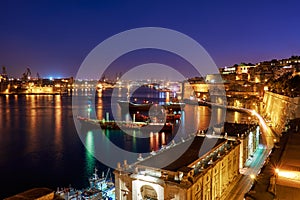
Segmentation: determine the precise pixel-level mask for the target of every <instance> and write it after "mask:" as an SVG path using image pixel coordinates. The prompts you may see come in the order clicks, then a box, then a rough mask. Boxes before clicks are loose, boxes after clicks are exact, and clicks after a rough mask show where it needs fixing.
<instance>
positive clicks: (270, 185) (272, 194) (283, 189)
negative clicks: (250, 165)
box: [245, 128, 300, 200]
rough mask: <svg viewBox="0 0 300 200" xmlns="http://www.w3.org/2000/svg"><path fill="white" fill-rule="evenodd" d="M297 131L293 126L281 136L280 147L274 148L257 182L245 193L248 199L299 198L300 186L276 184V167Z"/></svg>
mask: <svg viewBox="0 0 300 200" xmlns="http://www.w3.org/2000/svg"><path fill="white" fill-rule="evenodd" d="M293 134H299V130H298V133H295V129H294V128H291V130H289V131H288V132H287V133H285V134H283V135H282V137H281V138H280V143H279V148H273V150H272V153H271V154H270V157H269V159H268V161H267V162H266V165H265V166H264V167H263V168H262V170H261V173H260V174H259V175H258V176H257V177H256V180H255V184H254V186H253V187H252V188H251V190H250V191H249V192H248V193H247V194H246V195H245V199H246V200H250V199H251V200H252V199H255V200H273V199H277V200H279V199H280V200H285V199H286V200H299V199H300V198H299V196H300V190H299V188H293V187H288V186H282V185H278V184H276V180H275V176H274V175H275V169H276V166H278V164H279V163H280V161H281V158H282V156H283V155H284V154H285V150H286V147H287V145H289V144H288V140H289V138H290V137H291V136H292V135H293Z"/></svg>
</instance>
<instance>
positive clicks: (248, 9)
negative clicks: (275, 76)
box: [0, 1, 300, 77]
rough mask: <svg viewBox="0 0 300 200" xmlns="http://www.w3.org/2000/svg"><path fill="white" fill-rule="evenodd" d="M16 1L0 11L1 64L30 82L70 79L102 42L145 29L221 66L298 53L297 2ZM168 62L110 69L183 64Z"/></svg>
mask: <svg viewBox="0 0 300 200" xmlns="http://www.w3.org/2000/svg"><path fill="white" fill-rule="evenodd" d="M16 2H18V1H6V2H1V4H2V5H1V8H2V9H1V11H2V12H1V13H0V16H1V19H2V20H0V25H1V27H2V30H1V31H0V44H2V45H0V65H1V66H6V68H7V72H8V74H9V75H11V76H14V77H20V76H21V75H22V73H23V72H24V71H25V70H26V68H27V67H29V68H30V69H31V71H32V74H33V76H35V74H36V73H39V74H40V75H41V77H50V76H51V77H68V76H75V74H76V72H77V70H78V69H79V67H80V65H81V63H82V62H83V60H84V58H85V57H86V56H87V55H88V53H89V52H90V51H91V50H92V49H93V48H94V47H95V46H97V45H98V44H99V43H100V42H102V41H104V40H105V39H107V38H109V37H111V36H113V35H115V34H117V33H119V32H122V31H126V30H128V29H133V28H139V27H148V26H151V27H164V28H169V29H173V30H176V31H179V32H182V33H184V34H186V35H188V36H189V37H191V38H193V39H195V40H196V41H197V42H198V43H199V44H200V45H202V46H203V47H204V48H205V49H206V51H207V52H208V53H209V55H210V56H211V57H212V58H213V60H214V61H215V63H216V65H217V66H218V67H224V66H232V65H234V64H239V63H241V62H246V63H249V62H251V63H257V62H259V61H264V60H271V59H281V58H287V57H290V56H291V55H299V54H300V50H299V46H300V40H299V37H298V36H299V35H300V29H297V26H296V24H297V19H299V18H300V14H299V13H298V12H297V7H298V5H299V4H300V3H299V2H296V1H288V2H279V1H277V2H273V1H264V2H259V1H251V2H246V3H245V2H243V3H241V2H239V1H231V2H230V3H228V2H217V1H210V2H194V1H190V2H188V3H187V2H181V3H180V1H176V2H174V1H164V2H159V1H152V2H145V1H143V2H130V3H127V2H122V1H114V2H100V1H92V3H90V4H89V5H87V4H85V2H83V1H80V2H76V3H73V4H71V3H69V2H67V1H64V2H59V1H55V2H53V1H43V2H35V1H30V2H29V1H26V3H25V2H18V3H17V4H16ZM165 56H166V55H165V53H162V54H161V53H157V52H154V54H151V53H150V56H149V54H148V53H147V52H146V53H139V52H137V53H136V54H133V56H130V55H129V56H128V57H127V58H125V59H120V60H123V62H120V61H119V59H118V60H116V62H115V65H116V66H115V67H114V68H115V69H120V71H116V72H122V70H124V69H125V68H126V67H127V68H128V67H129V66H134V64H135V63H140V64H142V63H145V62H146V63H147V62H149V61H153V59H154V60H155V59H156V60H158V61H160V62H162V63H167V64H169V65H171V66H173V67H174V68H176V67H177V68H178V66H179V65H180V63H182V62H178V59H173V57H172V56H166V58H165ZM124 57H126V56H124ZM149 57H150V58H149ZM153 57H155V58H153ZM162 57H164V58H162ZM173 60H174V61H173ZM178 63H179V64H178ZM179 67H180V66H179Z"/></svg>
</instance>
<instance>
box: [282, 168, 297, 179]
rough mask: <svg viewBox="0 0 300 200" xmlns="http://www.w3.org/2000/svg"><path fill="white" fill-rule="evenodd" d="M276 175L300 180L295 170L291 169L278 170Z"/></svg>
mask: <svg viewBox="0 0 300 200" xmlns="http://www.w3.org/2000/svg"><path fill="white" fill-rule="evenodd" d="M278 176H280V177H284V178H288V179H297V180H300V174H299V173H297V172H293V171H282V170H278Z"/></svg>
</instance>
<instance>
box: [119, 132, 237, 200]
mask: <svg viewBox="0 0 300 200" xmlns="http://www.w3.org/2000/svg"><path fill="white" fill-rule="evenodd" d="M204 141H205V142H204ZM210 143H211V144H212V148H209V149H207V150H204V151H203V149H202V150H200V149H201V147H202V145H204V148H205V146H206V144H210ZM182 149H185V151H182ZM178 152H182V154H181V155H179V157H178V158H177V159H176V160H175V161H173V162H171V163H170V164H168V163H167V162H168V160H169V158H171V157H174V155H176V154H178ZM199 152H200V153H199ZM239 153H240V142H239V141H238V140H234V141H229V140H226V139H224V138H223V137H213V136H205V135H197V136H195V137H192V138H191V139H189V140H188V141H185V142H182V143H180V144H177V145H174V144H173V146H172V147H170V148H169V149H166V150H163V151H160V152H157V154H156V155H151V156H149V157H147V158H145V159H139V160H140V161H138V162H136V163H134V164H132V165H128V164H127V162H126V161H125V162H124V164H123V165H122V166H121V165H120V164H119V165H118V168H117V169H116V171H115V172H114V173H115V182H116V183H115V184H116V198H117V199H119V200H120V199H132V200H138V199H158V200H160V199H161V200H163V199H174V200H176V199H178V200H179V199H180V200H185V199H186V200H189V199H191V200H192V199H195V200H198V199H207V200H208V199H217V198H220V197H221V196H222V195H223V194H224V193H225V192H227V191H226V189H227V188H228V185H229V184H230V183H232V182H233V181H234V180H235V179H236V178H237V176H238V174H239ZM161 164H162V165H164V164H165V165H166V166H165V167H162V168H160V167H159V165H161Z"/></svg>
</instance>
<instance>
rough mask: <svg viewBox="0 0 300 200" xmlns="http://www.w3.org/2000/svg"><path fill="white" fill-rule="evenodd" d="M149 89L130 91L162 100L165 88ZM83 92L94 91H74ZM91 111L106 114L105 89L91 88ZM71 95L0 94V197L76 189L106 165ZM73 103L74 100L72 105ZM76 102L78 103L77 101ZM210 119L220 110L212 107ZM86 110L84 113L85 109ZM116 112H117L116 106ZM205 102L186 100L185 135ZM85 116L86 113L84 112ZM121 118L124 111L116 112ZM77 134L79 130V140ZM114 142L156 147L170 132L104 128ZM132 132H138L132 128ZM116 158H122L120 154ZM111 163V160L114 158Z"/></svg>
mask: <svg viewBox="0 0 300 200" xmlns="http://www.w3.org/2000/svg"><path fill="white" fill-rule="evenodd" d="M148 90H149V89H145V90H141V91H138V92H136V93H135V96H136V98H138V99H147V100H151V101H157V102H158V103H160V102H163V101H165V100H166V98H168V95H169V94H168V95H167V94H166V93H165V92H159V91H155V90H151V91H148ZM79 92H81V93H82V94H83V95H86V94H88V93H92V92H95V91H86V90H83V91H79ZM95 105H96V107H95V108H93V109H95V114H96V116H89V117H97V118H98V119H103V118H105V117H107V115H109V116H111V115H112V113H111V111H110V108H111V107H115V108H117V109H118V105H117V104H116V105H112V106H111V92H109V90H106V91H102V92H101V93H97V94H96V98H95ZM72 106H74V105H72V96H60V95H2V96H0V111H1V114H0V169H1V171H0V177H1V182H2V183H3V184H2V185H3V186H2V187H1V188H0V199H3V198H5V197H8V196H11V195H14V194H16V193H19V192H22V191H25V190H27V189H31V188H33V187H49V188H51V189H53V190H56V188H57V187H60V188H61V187H68V186H69V185H71V186H72V187H74V188H77V189H83V188H86V187H88V185H89V183H88V178H89V177H90V176H91V175H92V174H93V171H94V168H95V167H96V168H97V169H98V171H99V174H100V173H101V171H106V170H107V166H105V165H104V164H103V163H101V162H99V161H98V160H97V159H96V158H95V157H94V156H93V149H94V148H95V140H96V138H97V137H99V133H98V132H96V131H93V130H86V132H85V133H78V132H77V130H76V128H75V124H74V120H73V113H72ZM75 106H76V105H75ZM78 106H79V105H78ZM215 112H217V113H215V114H216V115H214V116H215V117H216V118H215V119H213V120H215V121H217V122H218V121H219V120H221V119H222V115H224V113H223V112H222V111H221V110H219V109H218V110H216V111H215ZM86 114H87V115H88V113H86ZM119 114H120V115H122V112H121V111H120V112H119ZM211 116H212V113H211V108H209V107H205V106H195V105H186V106H185V108H184V111H183V112H182V116H181V122H180V123H181V126H182V127H184V130H185V132H182V133H180V134H182V135H181V136H180V137H185V136H187V135H188V134H190V133H192V132H193V131H195V130H198V129H200V130H203V129H206V128H207V127H208V126H209V123H210V121H211ZM85 117H86V116H85ZM121 117H124V118H126V116H121ZM225 117H226V121H229V122H247V120H248V116H247V115H246V114H243V113H239V112H231V111H227V112H226V116H225ZM78 134H85V135H84V138H85V140H83V141H82V140H81V139H80V136H79V135H78ZM97 134H98V135H97ZM102 134H103V135H102V136H101V137H107V138H109V139H110V141H112V142H113V143H114V144H116V145H117V146H119V147H121V148H123V149H125V150H128V151H132V152H143V153H144V152H150V151H151V150H159V149H160V148H161V146H162V145H164V144H168V143H169V142H170V141H171V140H172V139H173V137H174V135H172V134H167V133H164V134H159V135H155V134H153V135H151V136H149V137H146V138H134V137H128V136H127V135H126V134H124V133H123V132H122V131H120V130H104V131H103V133H102ZM137 134H138V133H137ZM120 162H122V160H120ZM116 166H117V163H116Z"/></svg>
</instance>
